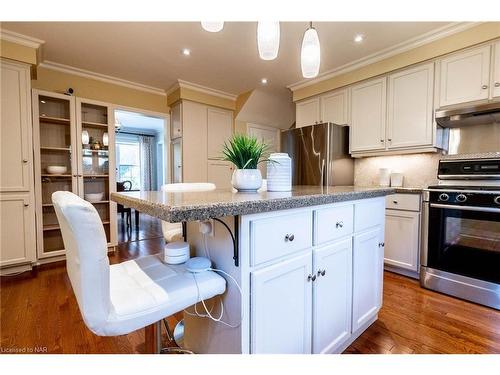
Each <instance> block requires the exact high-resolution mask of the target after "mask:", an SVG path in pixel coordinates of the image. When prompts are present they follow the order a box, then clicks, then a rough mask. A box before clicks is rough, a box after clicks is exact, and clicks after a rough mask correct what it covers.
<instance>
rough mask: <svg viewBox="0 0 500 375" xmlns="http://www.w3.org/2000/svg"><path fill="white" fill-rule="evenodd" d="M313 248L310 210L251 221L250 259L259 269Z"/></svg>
mask: <svg viewBox="0 0 500 375" xmlns="http://www.w3.org/2000/svg"><path fill="white" fill-rule="evenodd" d="M311 246H312V214H311V212H310V211H307V212H298V213H293V214H285V215H280V216H273V217H271V218H265V219H256V220H252V221H251V222H250V259H251V265H252V266H256V265H259V264H262V263H265V262H268V261H270V260H273V259H276V258H280V257H283V256H286V255H288V254H292V253H294V252H296V251H299V250H303V249H307V248H308V247H311Z"/></svg>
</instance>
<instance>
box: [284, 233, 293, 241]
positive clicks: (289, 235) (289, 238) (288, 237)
mask: <svg viewBox="0 0 500 375" xmlns="http://www.w3.org/2000/svg"><path fill="white" fill-rule="evenodd" d="M294 239H295V236H294V235H293V234H287V235H286V236H285V242H288V241H290V242H292V241H293V240H294Z"/></svg>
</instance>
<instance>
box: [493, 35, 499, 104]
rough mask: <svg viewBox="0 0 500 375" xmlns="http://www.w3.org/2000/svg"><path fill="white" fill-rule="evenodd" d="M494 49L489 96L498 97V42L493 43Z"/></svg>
mask: <svg viewBox="0 0 500 375" xmlns="http://www.w3.org/2000/svg"><path fill="white" fill-rule="evenodd" d="M494 49H495V51H494V54H493V74H492V78H493V79H492V82H491V86H492V89H491V96H492V97H493V98H500V42H496V43H495V45H494Z"/></svg>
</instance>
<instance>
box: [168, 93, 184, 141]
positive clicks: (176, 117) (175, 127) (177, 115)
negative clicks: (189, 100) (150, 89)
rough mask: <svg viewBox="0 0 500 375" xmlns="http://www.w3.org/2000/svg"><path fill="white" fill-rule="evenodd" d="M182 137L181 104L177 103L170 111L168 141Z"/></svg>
mask: <svg viewBox="0 0 500 375" xmlns="http://www.w3.org/2000/svg"><path fill="white" fill-rule="evenodd" d="M179 137H182V103H180V102H179V103H177V104H176V105H174V106H173V107H172V110H171V111H170V139H175V138H179Z"/></svg>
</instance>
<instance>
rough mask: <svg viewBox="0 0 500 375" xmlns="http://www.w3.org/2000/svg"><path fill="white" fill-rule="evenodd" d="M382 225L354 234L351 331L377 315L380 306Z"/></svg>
mask: <svg viewBox="0 0 500 375" xmlns="http://www.w3.org/2000/svg"><path fill="white" fill-rule="evenodd" d="M382 228H383V227H382V226H376V227H374V228H373V229H369V230H367V231H366V232H363V233H361V234H358V235H355V236H354V247H353V259H352V262H353V267H352V269H353V288H352V331H353V332H354V331H356V330H358V329H359V328H361V327H362V326H363V325H364V324H366V323H367V322H368V321H370V319H372V318H373V317H374V316H375V315H377V312H378V310H379V309H380V307H381V306H382V284H383V262H384V250H383V235H384V233H383V229H382Z"/></svg>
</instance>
